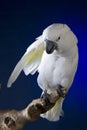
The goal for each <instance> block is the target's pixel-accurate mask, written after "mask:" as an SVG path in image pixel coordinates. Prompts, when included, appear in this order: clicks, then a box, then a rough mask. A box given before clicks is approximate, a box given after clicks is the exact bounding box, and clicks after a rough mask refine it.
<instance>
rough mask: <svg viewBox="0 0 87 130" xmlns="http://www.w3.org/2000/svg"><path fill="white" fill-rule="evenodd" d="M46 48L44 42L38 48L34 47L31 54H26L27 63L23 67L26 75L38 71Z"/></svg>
mask: <svg viewBox="0 0 87 130" xmlns="http://www.w3.org/2000/svg"><path fill="white" fill-rule="evenodd" d="M44 49H45V48H44V44H43V43H42V44H40V45H39V46H37V47H36V48H34V49H32V51H31V52H30V53H29V54H28V53H27V54H26V57H25V63H26V65H25V67H24V68H23V70H24V72H25V74H26V75H28V74H34V73H35V72H36V71H37V69H38V66H39V64H40V62H41V58H42V55H43V52H44Z"/></svg>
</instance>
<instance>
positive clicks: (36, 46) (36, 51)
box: [7, 36, 45, 87]
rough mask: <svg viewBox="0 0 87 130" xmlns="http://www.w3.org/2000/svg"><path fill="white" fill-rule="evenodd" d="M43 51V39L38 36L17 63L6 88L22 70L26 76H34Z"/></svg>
mask: <svg viewBox="0 0 87 130" xmlns="http://www.w3.org/2000/svg"><path fill="white" fill-rule="evenodd" d="M44 50H45V47H44V43H43V39H42V36H40V37H39V38H37V39H36V41H35V42H34V43H33V44H31V45H30V46H29V47H28V49H27V51H26V52H25V54H24V55H23V57H22V58H21V59H20V61H19V62H18V63H17V65H16V67H15V68H14V70H13V72H12V74H11V76H10V78H9V80H8V83H7V87H11V85H12V84H13V83H14V82H15V80H16V79H17V77H18V76H19V74H20V73H21V71H22V70H23V71H24V73H25V74H26V75H28V74H34V73H35V72H36V71H37V69H38V66H39V64H40V62H41V58H42V55H43V52H44Z"/></svg>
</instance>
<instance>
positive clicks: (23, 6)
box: [0, 0, 87, 130]
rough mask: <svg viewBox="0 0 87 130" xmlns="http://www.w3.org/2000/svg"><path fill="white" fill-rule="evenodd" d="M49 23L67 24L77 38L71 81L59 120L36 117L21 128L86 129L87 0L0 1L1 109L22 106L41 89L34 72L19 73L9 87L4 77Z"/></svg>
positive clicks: (27, 129)
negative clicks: (8, 87)
mask: <svg viewBox="0 0 87 130" xmlns="http://www.w3.org/2000/svg"><path fill="white" fill-rule="evenodd" d="M52 23H66V24H68V25H69V26H70V28H71V29H72V30H73V32H74V33H75V34H76V35H77V37H78V41H79V42H78V48H79V65H78V70H77V74H76V76H75V80H74V83H73V85H72V88H71V89H70V91H69V93H68V95H67V97H66V100H65V102H64V104H63V109H64V113H65V114H64V117H63V118H61V119H60V121H59V122H54V123H52V122H49V121H47V120H45V119H42V118H39V119H38V120H37V121H36V122H33V123H29V124H28V125H27V126H25V127H24V130H29V129H32V130H35V129H48V130H53V129H54V130H58V129H59V130H65V129H66V130H87V4H86V1H84V0H82V1H74V0H73V1H72V0H70V1H67V0H66V1H65V0H60V1H59V0H57V1H55V0H53V1H51V0H50V1H46V2H45V1H38V0H37V1H35V0H24V1H16V0H14V1H9V0H0V83H1V84H2V87H1V89H0V109H12V108H15V109H23V108H24V107H26V106H27V105H28V103H29V102H31V101H32V99H34V98H38V97H39V96H40V94H41V89H40V88H39V87H38V85H37V80H36V77H37V74H35V75H34V76H31V75H29V76H28V77H26V76H25V75H24V73H23V72H22V73H21V75H20V76H19V78H18V79H17V81H16V82H15V83H14V84H13V87H12V88H10V89H7V88H6V84H7V80H8V78H9V76H10V74H11V72H12V70H13V68H14V66H15V65H16V63H17V62H18V60H19V59H20V58H21V56H22V55H23V54H24V52H25V50H26V48H27V47H28V46H29V44H31V43H32V42H33V41H34V40H35V38H36V37H38V36H39V35H41V34H42V31H43V30H44V29H45V28H46V27H47V26H48V25H50V24H52Z"/></svg>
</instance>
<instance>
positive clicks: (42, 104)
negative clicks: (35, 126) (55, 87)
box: [0, 92, 59, 130]
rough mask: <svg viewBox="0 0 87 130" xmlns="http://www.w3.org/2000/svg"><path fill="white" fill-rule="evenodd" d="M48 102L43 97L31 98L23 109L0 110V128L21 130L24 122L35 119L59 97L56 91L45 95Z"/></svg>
mask: <svg viewBox="0 0 87 130" xmlns="http://www.w3.org/2000/svg"><path fill="white" fill-rule="evenodd" d="M47 96H48V98H49V104H47V103H46V100H45V98H39V99H35V100H33V101H32V102H31V103H30V104H29V105H28V106H27V107H26V108H25V109H23V110H21V111H19V110H0V130H22V128H23V127H24V125H25V124H27V123H29V122H31V121H35V120H37V119H38V118H39V116H40V114H42V113H45V112H47V111H48V110H50V109H51V108H52V107H53V106H54V105H55V103H56V101H57V100H58V99H59V96H58V94H57V92H55V93H52V94H50V95H47Z"/></svg>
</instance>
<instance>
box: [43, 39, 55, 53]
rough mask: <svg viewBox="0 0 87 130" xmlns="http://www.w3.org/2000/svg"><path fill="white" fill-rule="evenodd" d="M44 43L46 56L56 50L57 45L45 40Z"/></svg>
mask: <svg viewBox="0 0 87 130" xmlns="http://www.w3.org/2000/svg"><path fill="white" fill-rule="evenodd" d="M45 42H46V52H47V53H48V54H51V53H52V52H53V51H54V50H55V49H56V48H57V44H56V43H55V42H53V41H50V40H47V39H46V40H45Z"/></svg>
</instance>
